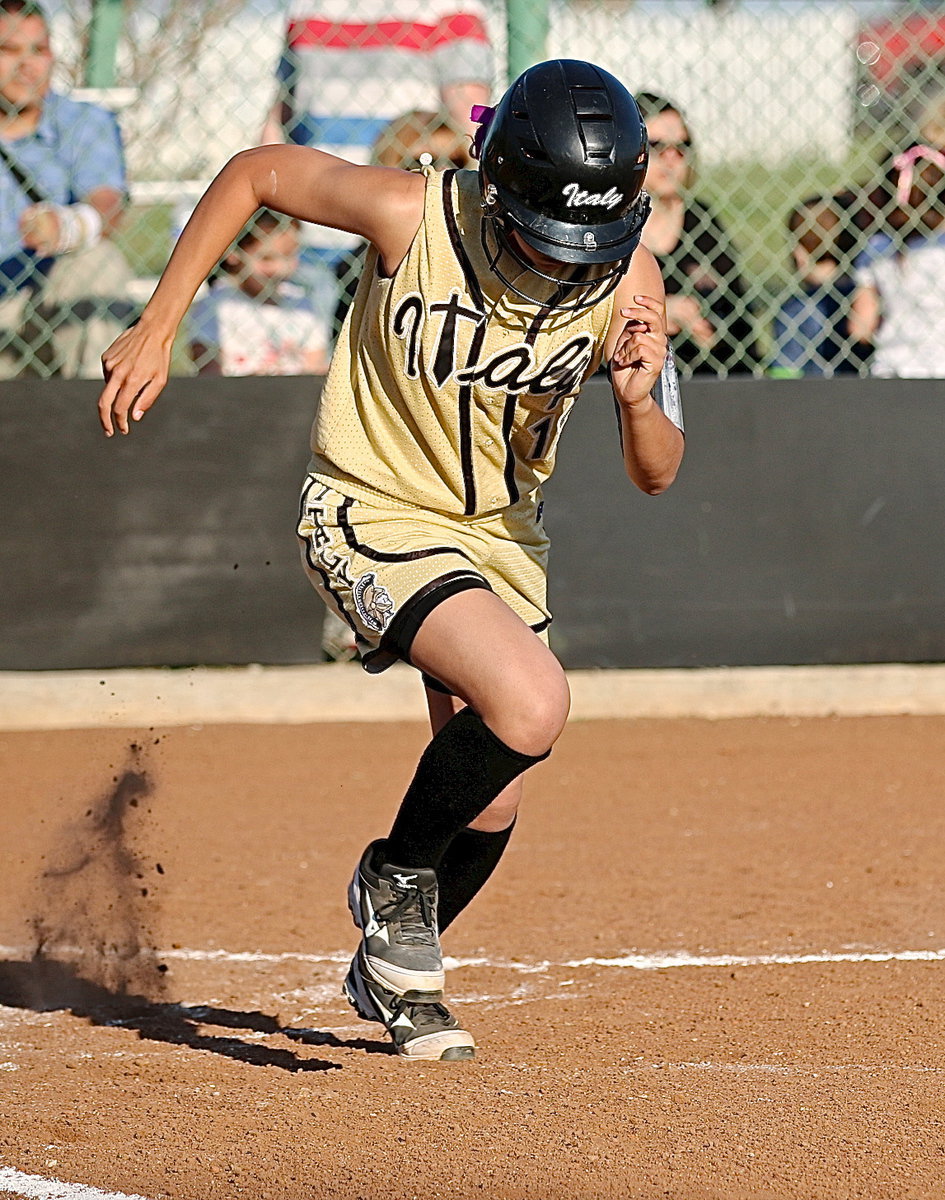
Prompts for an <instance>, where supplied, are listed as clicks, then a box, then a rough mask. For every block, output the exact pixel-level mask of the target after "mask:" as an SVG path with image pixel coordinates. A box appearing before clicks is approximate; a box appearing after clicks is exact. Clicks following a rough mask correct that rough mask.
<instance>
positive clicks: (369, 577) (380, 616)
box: [353, 571, 394, 633]
mask: <svg viewBox="0 0 945 1200" xmlns="http://www.w3.org/2000/svg"><path fill="white" fill-rule="evenodd" d="M353 594H354V603H355V607H356V608H357V610H358V612H359V613H360V615H361V620H362V621H363V622H364V624H365V625H366V626H367V627H368V629H373V630H374V631H375V632H376V633H383V632H384V630H385V629H386V628H387V626H388V625H389V624H390V619H391V617H392V616H393V615H394V602H393V600H392V599H391V596H390V592H389V591H388V590H387V588H386V587H382V586H381V585H380V584H379V583H378V582H377V576H376V575H375V574H374V572H373V571H368V573H367V574H366V575H362V576H361V578H360V579H356V580H355V581H354V589H353Z"/></svg>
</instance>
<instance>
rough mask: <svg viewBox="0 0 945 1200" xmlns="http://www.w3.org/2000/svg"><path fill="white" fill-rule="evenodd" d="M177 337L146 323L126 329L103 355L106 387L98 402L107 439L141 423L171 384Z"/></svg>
mask: <svg viewBox="0 0 945 1200" xmlns="http://www.w3.org/2000/svg"><path fill="white" fill-rule="evenodd" d="M173 340H174V335H173V333H171V334H165V333H162V332H161V331H160V330H157V329H153V328H151V327H150V326H149V325H146V324H145V323H144V321H141V322H139V323H138V324H137V325H133V326H132V327H131V329H126V330H125V332H124V333H123V334H121V336H120V337H118V338H116V339H115V341H114V342H112V344H111V345H110V346H109V347H108V349H107V350H106V351H105V353H104V354H103V355H102V371H103V372H104V374H105V387H104V388H103V389H102V394H101V396H100V397H99V402H98V415H99V420H100V421H101V422H102V428H103V429H104V430H105V435H106V437H111V436H112V434H113V433H114V432H115V429H116V427H117V429H118V432H119V433H127V432H128V430H129V428H130V426H129V420H131V421H140V420H141V418H142V417H143V416H144V414H145V413H146V412H147V411H148V409H149V408H150V407H151V405H152V404H153V403H154V401H155V400H156V399H157V398H158V396H159V395H160V394H161V390H162V388H163V387H164V385H165V384H166V383H167V377H168V374H169V371H170V360H171V344H172V343H173Z"/></svg>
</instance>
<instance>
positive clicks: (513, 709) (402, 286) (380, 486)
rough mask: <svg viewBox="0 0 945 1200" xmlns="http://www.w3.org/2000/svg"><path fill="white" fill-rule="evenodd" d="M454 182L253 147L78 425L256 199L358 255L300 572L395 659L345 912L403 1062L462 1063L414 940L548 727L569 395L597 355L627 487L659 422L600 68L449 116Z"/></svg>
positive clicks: (660, 295) (163, 368)
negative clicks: (468, 143) (411, 701)
mask: <svg viewBox="0 0 945 1200" xmlns="http://www.w3.org/2000/svg"><path fill="white" fill-rule="evenodd" d="M475 115H476V117H477V118H479V120H480V125H481V128H480V133H479V135H478V136H477V138H476V150H477V153H478V157H479V160H480V162H479V169H478V171H447V172H445V173H444V174H442V175H440V174H437V173H436V172H434V171H432V170H430V169H429V168H427V169H425V170H424V171H422V172H409V171H400V170H394V169H390V168H383V167H362V166H353V165H351V164H349V163H346V162H343V161H342V160H341V159H338V158H335V157H333V156H331V155H328V154H324V153H321V152H319V151H317V150H312V149H306V148H301V147H297V146H265V147H260V148H258V149H254V150H248V151H244V152H243V153H241V154H238V155H237V156H236V157H235V158H234V159H232V160H231V161H230V162H229V163H228V164H227V166H226V167H225V168H224V169H223V171H222V172H221V173H220V175H219V176H218V177H217V178H216V179H215V180H214V182H213V183H212V184H211V186H210V188H209V189H208V191H207V193H206V195H205V196H204V197H203V199H202V200H201V202H200V204H199V205H198V207H197V209H196V211H195V213H194V215H193V217H192V218H191V220H190V222H189V223H188V225H187V227H186V228H185V230H184V232H183V233H182V235H181V238H180V241H179V243H178V245H177V247H176V249H175V251H174V254H173V255H172V257H171V260H170V262H169V263H168V266H167V269H166V270H165V272H164V275H163V276H162V279H161V282H160V284H159V286H158V288H157V289H156V291H155V293H154V296H153V298H152V299H151V301H150V303H149V304H148V306H147V308H146V309H145V312H144V314H143V316H142V317H141V320H140V321H139V323H138V324H137V325H136V326H135V327H134V328H132V329H130V330H128V331H127V332H126V333H124V334H122V336H121V337H120V338H118V339H117V341H116V342H115V343H114V344H113V345H112V346H111V347H110V348H109V349H108V350H107V351H106V353H105V355H104V357H103V365H104V370H105V378H106V384H105V388H104V390H103V392H102V395H101V399H100V402H99V413H100V417H101V421H102V425H103V427H104V429H105V432H106V434H108V435H112V434H113V433H114V432H115V430H116V429H117V430H118V431H119V432H120V433H127V432H128V430H129V428H130V423H131V422H134V421H139V420H140V419H141V418H142V417H143V416H144V414H145V413H146V412H147V410H148V409H149V408H150V407H151V405H152V404H153V403H154V401H155V399H156V398H157V396H158V394H159V393H160V391H161V389H162V387H163V386H164V384H165V382H166V380H167V374H168V365H169V358H170V347H171V343H172V341H173V338H174V334H175V332H176V330H177V328H178V325H179V323H180V321H181V319H182V318H183V316H184V313H185V312H186V310H187V307H188V305H189V304H190V302H191V300H192V299H193V296H194V294H195V292H196V290H197V288H198V286H199V285H200V283H201V281H202V280H203V279H204V277H205V276H206V275H207V273H208V272H209V271H210V270H211V269H212V268H213V267H214V266H215V265H216V263H217V261H218V260H219V259H220V257H221V256H222V255H223V253H224V252H225V251H226V249H227V247H228V246H229V245H230V243H231V242H232V240H233V239H234V238H235V237H236V236H237V234H238V233H239V231H240V230H241V229H242V227H243V225H244V224H245V222H246V221H247V220H248V219H249V218H250V217H251V216H252V215H253V213H254V212H255V211H256V209H257V208H259V207H262V206H265V207H268V208H274V209H277V210H279V211H281V212H284V213H287V214H288V215H290V216H293V217H298V218H300V219H302V220H307V221H314V222H318V223H320V224H324V225H329V226H333V227H335V228H338V229H343V230H348V231H349V232H351V233H355V234H359V235H361V236H362V237H364V238H366V239H367V240H368V242H369V243H370V244H371V247H372V248H371V250H370V253H369V256H368V259H367V262H366V265H365V269H364V273H363V276H362V279H361V282H360V285H359V288H358V291H357V295H356V297H355V300H354V302H353V304H352V307H351V310H350V312H349V314H348V317H347V320H346V322H345V326H344V328H343V330H342V333H341V336H340V340H339V344H338V347H337V349H336V352H335V356H334V359H333V361H332V365H331V369H330V372H329V375H328V378H327V381H326V383H325V386H324V390H323V392H322V395H321V400H320V403H319V407H318V412H317V415H316V419H315V424H314V427H313V431H312V461H311V468H310V474H309V475H308V477H307V479H306V481H305V484H304V487H303V491H302V498H301V506H300V513H299V524H298V533H299V537H300V539H301V545H302V552H303V558H304V563H305V568H306V570H307V572H308V575H309V577H310V579H311V580H312V582H313V583H314V585H315V587H316V588H317V589H318V590H319V592H320V593H321V594H322V596H323V597H324V598H325V600H326V601H327V602H328V604H329V605H330V606H331V607H332V608H333V609H334V611H335V612H337V613H338V614H339V616H341V617H342V618H343V619H344V620H345V621H347V622H348V624H349V625H350V627H351V629H352V631H353V633H354V635H355V637H356V639H357V642H358V645H359V647H360V649H361V658H362V663H363V665H364V667H365V669H366V670H367V671H369V672H379V671H383V670H384V669H385V668H386V667H388V666H389V665H390V664H391V663H392V662H394V661H396V660H397V659H402V660H404V661H406V662H408V663H411V664H412V665H413V666H415V667H417V668H418V669H419V670H420V671H421V672H422V675H423V680H424V684H425V686H426V689H427V700H428V706H429V711H430V718H431V725H432V730H433V738H432V740H431V741H430V743H429V745H428V746H427V748H426V750H425V751H424V753H423V755H422V757H421V759H420V763H419V765H418V767H417V772H416V775H415V776H414V778H413V781H412V782H411V784H410V787H409V788H408V790H407V793H406V795H405V796H404V798H403V800H402V802H401V804H400V808H399V810H398V812H397V814H396V818H395V820H394V823H393V826H392V828H391V830H390V832H389V833H388V835H387V837H386V838H380V839H378V840H377V841H374V842H372V843H371V845H369V846H368V847H367V849H366V850H365V851H364V854H363V855H362V857H361V860H360V862H359V863H358V865H357V868H356V870H355V873H354V878H353V879H352V881H351V886H350V888H349V894H348V902H349V906H350V908H351V913H352V916H353V917H354V921H355V924H356V925H357V926H358V928H359V929H360V931H361V942H360V945H359V947H358V950H357V953H356V954H355V956H354V959H353V960H352V963H351V967H350V969H349V971H348V975H347V977H346V979H345V984H344V989H345V993H346V995H347V997H348V999H349V1001H350V1002H351V1004H352V1005H353V1006H354V1007H355V1009H356V1010H357V1012H358V1013H359V1014H360V1015H361V1016H362V1017H364V1018H365V1019H367V1020H371V1021H377V1022H380V1023H381V1024H382V1025H384V1026H385V1028H386V1029H387V1031H388V1033H389V1034H390V1036H391V1038H392V1040H393V1043H394V1045H395V1047H396V1049H397V1051H398V1053H400V1054H401V1055H402V1056H404V1057H405V1058H407V1059H419V1060H430V1059H441V1060H454V1059H465V1058H471V1057H472V1056H473V1054H474V1052H475V1050H474V1047H475V1043H474V1041H473V1038H472V1036H471V1035H470V1034H469V1033H468V1032H467V1031H466V1030H465V1029H464V1028H463V1027H462V1026H461V1025H460V1023H459V1021H458V1020H457V1019H456V1018H455V1017H454V1016H453V1015H452V1014H451V1013H450V1011H449V1009H448V1008H447V1007H446V1006H445V1004H444V1003H443V990H444V971H443V960H442V954H441V951H440V941H439V935H440V933H441V932H442V931H443V930H444V929H446V927H447V926H448V925H449V924H450V923H451V922H452V921H453V920H454V919H455V917H456V916H457V914H458V913H459V912H461V911H462V910H463V909H464V908H465V907H466V905H467V904H469V902H470V901H471V900H472V899H473V897H474V896H475V895H476V893H477V892H478V891H479V889H480V888H481V887H482V886H483V884H484V883H485V881H486V880H487V879H488V877H489V875H490V874H491V873H492V871H493V869H494V868H495V866H496V864H497V862H498V861H499V858H500V856H501V854H502V852H503V850H504V849H505V846H506V844H507V842H508V839H509V836H510V834H511V830H512V826H513V824H514V821H515V814H516V811H517V808H518V804H519V800H520V798H521V784H522V779H521V777H522V774H523V773H524V772H525V771H526V770H527V769H528V768H529V767H530V766H532V765H533V764H534V763H537V762H539V761H541V760H542V759H544V758H546V757H547V755H548V754H549V753H550V750H551V747H552V745H553V744H554V742H555V740H556V738H557V737H558V735H559V734H560V732H561V730H562V728H563V726H564V723H565V719H566V717H567V713H568V705H569V696H568V687H567V682H566V680H565V675H564V672H563V671H562V669H561V666H560V665H559V663H558V662H557V660H556V659H555V657H554V655H553V654H552V653H551V651H550V650H549V648H548V645H547V635H546V630H547V626H548V624H549V622H550V620H551V615H550V613H549V612H548V607H547V602H546V596H545V592H546V587H545V583H546V578H545V563H546V553H547V547H548V541H547V538H546V536H545V533H544V531H543V528H542V522H541V486H542V483H543V482H544V480H545V479H546V478H547V477H548V475H549V474H550V473H551V470H552V467H553V465H554V457H555V452H556V449H557V444H558V438H559V435H560V433H561V430H562V428H563V426H564V423H565V421H566V420H567V417H568V414H569V412H570V410H571V406H572V405H573V403H574V401H575V399H576V397H577V395H578V393H579V391H580V389H581V386H582V384H583V383H584V381H585V380H586V379H587V378H588V377H589V376H590V375H592V374H593V373H594V372H595V371H596V370H597V369H598V367H599V366H600V364H601V362H602V361H605V362H606V363H607V364H608V368H609V371H610V378H611V381H612V384H613V390H614V398H615V401H616V408H617V413H618V418H619V428H620V443H621V449H622V453H623V459H624V463H625V466H626V470H627V474H628V476H629V477H630V479H631V480H632V481H633V483H634V484H636V485H637V487H639V488H641V489H642V490H643V491H645V492H648V493H651V494H655V493H658V492H661V491H663V490H664V489H665V488H666V487H668V486H669V485H670V484H671V483H672V481H673V479H674V478H675V475H676V471H677V469H678V466H679V463H680V460H681V458H682V453H683V435H682V418H681V410H680V406H679V392H678V387H677V383H676V374H675V369H674V367H673V363H672V356H671V354H670V352H669V350H668V346H667V340H666V332H665V316H664V305H663V299H664V292H663V284H662V280H661V278H660V274H659V270H658V268H657V266H656V264H655V261H654V259H653V257H652V255H650V254H649V252H648V251H646V250H645V249H644V248H643V247H641V246H640V245H639V240H640V231H641V229H642V227H643V223H644V221H645V220H646V216H647V213H648V210H649V204H648V200H647V197H646V195H645V193H643V191H642V186H643V177H644V174H645V172H646V164H647V143H646V132H645V129H644V126H643V122H642V120H641V118H640V114H639V111H638V109H637V106H636V103H635V101H634V100H633V98H632V96H631V95H630V94H629V92H628V91H627V90H626V89H625V88H624V87H623V85H622V84H620V83H619V82H618V81H617V80H616V79H615V78H614V77H613V76H611V75H609V74H608V73H607V72H605V71H603V70H601V69H600V68H598V67H595V66H592V65H591V64H589V63H585V62H579V61H576V60H571V59H558V60H553V61H550V62H545V63H540V64H538V65H537V66H534V67H531V68H529V70H527V71H526V72H524V74H523V75H521V76H520V77H519V78H518V79H517V80H516V81H515V82H514V83H513V84H512V86H511V88H510V89H509V90H508V92H507V93H506V94H505V96H504V97H503V98H502V100H501V102H500V103H499V105H498V107H497V108H496V109H495V110H490V109H485V110H480V111H479V112H477V113H476V114H475Z"/></svg>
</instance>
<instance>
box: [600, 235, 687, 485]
mask: <svg viewBox="0 0 945 1200" xmlns="http://www.w3.org/2000/svg"><path fill="white" fill-rule="evenodd" d="M668 350H669V343H668V340H667V336H666V308H665V294H664V288H663V280H662V278H661V276H660V272H659V268H658V266H657V265H656V260H655V259H654V258H653V256H652V254H650V252H649V251H648V250H645V249H644V248H643V247H642V246H641V247H639V248H638V249H637V251H636V253H635V254H634V256H633V261H632V263H631V264H630V270H629V271H628V272H627V275H626V277H625V278H624V279H623V280H622V282H621V284H620V286H619V287H618V289H617V294H616V296H615V298H614V315H613V319H612V320H611V325H610V331H609V333H608V337H607V345H606V347H605V354H606V355H608V356H609V361H610V379H611V383H612V385H613V389H614V398H615V399H616V401H617V406H618V413H619V418H620V429H621V443H622V446H623V458H624V465H625V467H626V469H627V474H628V475H629V477H630V479H631V480H632V481H633V482H634V483H635V484H636V486H637V487H638V488H640V489H641V491H644V492H647V493H649V494H650V495H651V496H655V495H657V494H658V493H659V492H663V491H665V490H666V488H668V487H669V485H670V484H671V483H672V482H673V480H674V479H675V478H676V472H677V471H678V469H679V464H680V462H681V461H682V456H683V447H684V438H683V435H682V432H681V430H680V429H679V428H678V427H677V426H676V424H674V422H673V421H672V420H670V418H669V416H667V414H666V413H665V412H664V411H663V409H662V408H661V407H660V405H659V404H658V403H657V401H656V398H655V392H656V389H657V388H658V387H659V386H660V384H661V375H662V372H663V367H664V363H665V362H666V357H667V353H668Z"/></svg>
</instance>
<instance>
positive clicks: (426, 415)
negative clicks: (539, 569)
mask: <svg viewBox="0 0 945 1200" xmlns="http://www.w3.org/2000/svg"><path fill="white" fill-rule="evenodd" d="M424 173H425V175H426V199H425V203H424V215H423V222H422V224H421V226H420V228H419V230H418V231H417V235H416V237H415V238H414V240H413V243H412V245H411V247H410V250H409V252H408V254H407V257H406V258H405V259H404V261H403V262H402V263H401V265H400V267H399V268H398V270H397V272H396V274H395V275H394V276H393V277H391V278H385V277H384V276H383V275H382V274H381V273H380V272H379V269H378V256H377V253H376V251H374V250H373V248H372V249H371V250H370V251H369V253H368V257H367V260H366V262H365V265H364V271H363V274H362V277H361V282H360V284H359V286H358V290H357V294H356V295H355V298H354V301H353V303H352V306H351V309H350V311H349V313H348V316H347V318H346V320H345V324H344V326H343V328H342V330H341V333H340V335H339V339H338V345H337V347H336V349H335V353H334V356H333V358H332V364H331V368H330V370H329V373H328V378H327V379H326V381H325V385H324V389H323V391H322V396H321V401H320V404H319V408H318V413H317V415H316V418H315V424H314V427H313V430H312V452H313V461H312V470H313V471H315V472H316V473H317V474H318V475H320V476H322V477H327V478H328V479H330V480H332V481H334V483H335V486H337V487H338V489H339V490H340V491H341V492H344V493H347V494H350V495H365V496H374V497H377V496H378V495H380V496H387V497H390V498H393V499H395V500H399V501H402V502H405V503H407V504H412V505H417V506H418V507H421V508H425V509H432V510H434V511H437V512H442V513H447V514H452V515H456V516H467V517H472V516H480V515H482V514H485V513H489V512H495V511H496V510H499V509H502V508H505V507H507V506H508V505H510V504H515V503H516V502H518V501H519V500H526V499H527V498H528V497H529V496H530V495H531V494H533V493H534V492H535V491H536V489H537V488H538V487H540V485H541V483H542V482H543V481H544V480H545V479H546V478H547V477H548V476H549V475H550V474H551V471H552V468H553V466H554V456H555V450H556V447H557V442H558V437H559V435H560V433H561V430H562V428H563V426H564V423H565V421H566V420H567V417H568V414H569V412H570V410H571V407H572V405H573V404H574V401H575V399H576V397H577V394H578V392H579V391H580V389H581V386H582V384H583V383H584V381H585V380H586V379H587V378H588V377H589V376H590V375H592V374H593V373H594V371H595V370H596V369H597V367H598V366H599V365H600V360H601V350H602V347H603V343H604V338H605V337H606V334H607V329H608V326H609V324H610V319H611V314H612V311H613V294H611V295H610V296H609V297H607V298H606V299H605V300H604V301H603V302H601V303H600V304H598V305H596V306H595V307H593V308H590V309H585V310H583V311H578V312H568V311H565V310H562V309H556V308H553V307H551V306H550V305H542V304H540V303H537V302H535V303H530V302H528V301H526V300H523V299H521V298H520V297H519V296H517V295H516V294H515V293H514V292H513V291H511V290H510V289H507V288H506V287H505V286H504V285H503V284H502V283H501V281H500V280H499V279H498V277H497V276H496V275H495V274H494V273H493V272H492V271H491V269H490V267H489V262H488V257H487V251H486V248H485V245H484V242H483V237H482V233H483V229H482V226H483V222H482V209H481V207H480V203H479V177H478V172H476V171H447V172H445V173H443V174H438V173H437V172H436V171H434V170H432V169H431V168H426V169H425V171H424ZM510 269H511V270H513V271H514V270H517V272H518V274H520V275H521V274H525V272H523V270H522V269H521V268H520V267H518V268H516V267H515V266H514V264H511V263H509V264H506V263H505V261H504V260H503V270H504V273H505V274H506V275H507V277H509V276H508V271H509V270H510ZM527 274H528V277H529V286H528V289H525V290H531V289H533V288H534V287H535V286H536V284H537V285H540V286H543V287H546V290H547V296H548V298H549V299H550V298H551V296H552V294H553V292H554V291H555V288H556V285H555V284H554V283H549V284H547V285H545V284H544V283H543V281H541V280H540V279H539V278H538V277H537V276H536V275H535V274H534V273H533V272H527ZM513 282H514V278H513ZM543 295H544V293H538V296H539V298H541V297H542V296H543Z"/></svg>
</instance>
